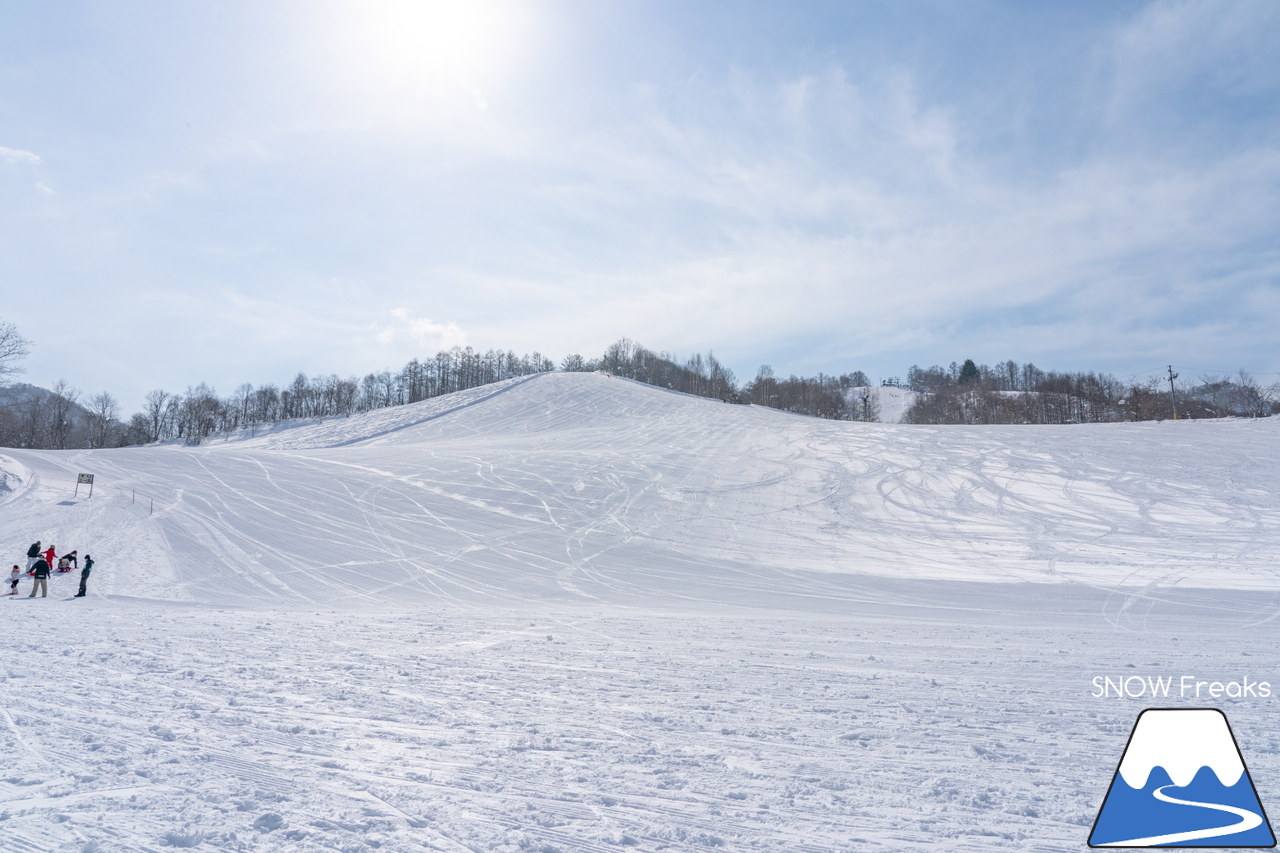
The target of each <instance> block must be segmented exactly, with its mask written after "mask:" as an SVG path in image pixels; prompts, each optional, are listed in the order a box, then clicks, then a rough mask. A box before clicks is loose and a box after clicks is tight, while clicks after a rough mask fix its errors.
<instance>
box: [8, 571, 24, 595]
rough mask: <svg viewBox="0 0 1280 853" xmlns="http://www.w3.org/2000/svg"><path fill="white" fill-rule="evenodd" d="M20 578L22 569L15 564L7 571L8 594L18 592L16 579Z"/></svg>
mask: <svg viewBox="0 0 1280 853" xmlns="http://www.w3.org/2000/svg"><path fill="white" fill-rule="evenodd" d="M20 580H22V570H21V569H19V568H18V567H17V566H14V567H13V571H11V572H9V594H10V595H17V594H18V581H20Z"/></svg>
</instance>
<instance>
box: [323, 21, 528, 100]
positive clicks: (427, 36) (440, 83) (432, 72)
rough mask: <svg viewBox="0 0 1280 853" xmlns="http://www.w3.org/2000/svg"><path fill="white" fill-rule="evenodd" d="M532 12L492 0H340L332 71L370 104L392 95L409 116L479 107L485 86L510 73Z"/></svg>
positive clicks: (335, 24)
mask: <svg viewBox="0 0 1280 853" xmlns="http://www.w3.org/2000/svg"><path fill="white" fill-rule="evenodd" d="M530 17H531V16H529V15H528V14H527V10H526V9H525V8H524V7H522V6H521V5H520V4H517V3H511V2H493V0H467V2H456V0H371V2H364V3H358V4H344V5H343V6H342V7H341V8H340V10H339V12H338V14H336V15H335V16H334V19H333V29H332V32H331V33H330V34H329V41H330V43H331V44H332V45H333V46H334V47H335V49H336V52H337V54H338V63H337V65H338V67H337V68H335V69H333V70H334V71H335V72H336V73H337V74H338V75H339V76H340V77H341V78H342V79H343V82H344V83H345V86H346V87H351V88H354V89H356V90H357V91H358V93H359V95H360V96H361V97H363V98H365V99H368V100H369V101H371V102H373V103H377V102H380V101H383V100H385V99H391V100H393V101H394V102H396V103H397V105H398V106H397V108H398V109H401V110H404V109H406V108H407V109H408V112H410V113H413V112H416V110H415V109H414V105H416V106H417V107H419V108H429V109H438V108H439V107H440V106H442V105H443V104H446V103H448V102H456V101H458V100H459V99H460V100H461V101H462V102H464V103H466V104H467V105H468V106H470V107H474V108H475V109H479V110H481V111H483V110H486V109H488V106H489V105H488V102H487V100H486V97H485V92H486V90H487V89H488V88H490V87H492V86H496V85H500V84H501V83H502V82H503V81H504V78H505V76H506V75H508V74H509V73H511V69H512V65H513V64H514V59H515V57H516V55H517V54H518V53H519V51H520V49H521V48H522V47H523V44H522V41H523V39H524V37H525V36H526V35H527V32H528V30H529V24H530ZM406 101H408V102H410V104H409V106H407V107H406Z"/></svg>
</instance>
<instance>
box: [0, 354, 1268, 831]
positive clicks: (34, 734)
mask: <svg viewBox="0 0 1280 853" xmlns="http://www.w3.org/2000/svg"><path fill="white" fill-rule="evenodd" d="M1277 429H1280V425H1278V424H1277V423H1276V422H1272V421H1263V422H1240V421H1222V422H1178V423H1176V424H1174V423H1164V424H1116V425H1102V426H1072V427H1062V428H1056V427H983V428H969V427H950V428H941V427H902V426H881V425H874V424H871V425H868V424H849V423H832V422H824V421H817V420H813V419H809V418H801V417H797V416H792V415H786V414H783V413H779V412H773V411H769V410H763V409H758V408H755V407H742V406H730V405H727V404H722V403H718V402H714V401H707V400H699V399H694V398H690V397H686V396H684V395H679V394H675V393H670V392H663V391H659V390H656V389H652V388H648V387H645V386H641V385H638V384H636V383H631V382H627V381H625V380H620V379H614V378H608V377H602V376H595V375H587V376H573V375H560V374H553V375H545V376H539V377H532V378H525V379H522V380H517V381H512V382H510V383H506V384H505V385H502V386H496V387H489V388H486V389H474V390H473V391H469V392H462V393H461V394H458V395H450V396H449V397H446V398H439V399H437V400H432V401H427V402H425V403H421V404H415V405H414V406H404V407H399V408H397V409H390V410H383V411H380V412H375V413H371V414H369V415H365V416H353V417H351V418H345V419H331V420H326V421H320V422H314V423H308V424H303V425H278V426H276V427H273V428H271V429H269V430H264V431H257V430H249V431H246V432H245V433H243V434H240V435H237V436H233V437H230V438H228V439H225V440H219V441H215V442H211V443H209V444H208V445H207V446H204V447H200V448H184V447H180V446H161V447H150V448H127V449H121V450H105V451H75V452H61V453H60V452H34V451H22V450H12V449H0V472H3V473H4V475H5V476H4V477H3V480H2V482H0V485H3V487H4V488H3V490H2V491H0V546H3V548H5V549H7V553H10V554H12V555H13V559H15V560H17V559H20V555H21V554H23V553H25V550H26V547H27V545H28V544H29V543H30V542H31V541H32V540H33V539H35V538H39V539H41V540H42V541H43V542H44V543H45V544H46V545H47V544H49V543H51V542H52V543H54V544H56V545H57V546H58V549H59V551H64V550H67V548H71V547H74V548H78V549H79V551H80V553H81V555H82V556H83V555H84V554H85V553H86V552H91V553H93V555H94V557H95V560H96V561H97V567H96V569H95V572H94V575H93V577H92V579H91V580H90V585H89V590H90V596H89V598H87V599H83V600H75V599H72V598H71V597H70V596H71V593H72V592H73V591H74V589H73V588H74V586H75V584H76V581H77V577H78V576H77V575H76V573H74V572H73V573H71V574H69V575H55V576H54V577H53V578H52V579H51V581H50V596H49V598H48V599H37V600H30V599H28V598H26V597H25V593H26V592H27V591H29V584H28V583H27V582H24V583H23V586H22V591H23V593H24V595H22V596H20V597H18V598H9V599H5V600H4V601H2V602H0V609H3V618H4V626H5V630H6V632H7V636H8V637H9V638H10V639H11V653H10V654H9V655H7V656H6V657H5V658H4V661H3V663H0V711H2V712H3V713H2V715H3V717H4V721H5V725H4V726H3V727H0V756H3V757H4V761H3V762H2V764H3V769H0V849H2V850H5V851H9V850H13V851H22V852H23V853H26V851H85V850H90V849H96V850H98V851H101V853H109V851H116V850H128V851H133V850H141V851H159V850H163V849H173V848H174V847H198V848H200V849H217V850H263V851H272V850H280V851H285V850H289V851H292V850H342V851H359V850H374V849H379V850H394V851H402V850H403V851H414V850H455V851H463V850H470V851H476V850H493V851H511V853H517V851H519V853H524V851H542V853H550V851H560V853H571V851H616V850H618V849H622V848H628V847H631V848H635V849H638V850H673V851H685V850H688V851H695V850H696V851H705V850H707V849H712V848H717V847H718V848H722V849H730V850H762V851H775V850H787V851H829V850H841V851H845V850H848V851H867V850H872V851H874V850H884V851H926V850H928V851H944V850H945V851H989V850H1019V851H1041V853H1044V852H1045V851H1060V850H1072V851H1074V850H1083V849H1084V848H1085V838H1086V837H1087V834H1088V830H1089V826H1090V825H1092V821H1093V818H1094V816H1095V814H1096V810H1097V807H1098V805H1099V803H1100V802H1101V798H1102V797H1103V795H1104V794H1105V792H1106V784H1107V780H1108V779H1109V778H1110V776H1111V773H1112V770H1113V769H1114V767H1115V763H1116V761H1117V760H1118V758H1119V755H1120V752H1121V751H1122V749H1123V745H1124V742H1125V737H1126V736H1127V735H1128V732H1129V729H1130V727H1131V725H1132V721H1133V718H1134V717H1135V716H1136V714H1137V712H1138V711H1139V710H1141V708H1142V707H1145V704H1146V703H1144V702H1143V701H1142V700H1123V701H1120V700H1115V699H1111V700H1101V699H1095V698H1093V697H1092V696H1091V695H1090V694H1091V691H1092V685H1091V682H1090V679H1091V678H1092V677H1093V676H1094V675H1113V676H1115V675H1127V674H1130V673H1134V674H1148V673H1150V674H1155V673H1160V674H1181V673H1184V672H1185V673H1187V674H1192V675H1197V676H1204V677H1213V678H1239V677H1240V676H1241V675H1244V674H1246V673H1247V674H1248V675H1250V676H1251V677H1253V678H1254V679H1258V678H1267V677H1270V678H1271V680H1272V682H1273V683H1278V682H1280V678H1276V677H1275V675H1274V673H1276V671H1277V667H1276V663H1277V659H1276V654H1275V652H1274V649H1275V648H1277V645H1278V644H1277V642H1276V640H1277V636H1276V633H1277V631H1278V630H1280V628H1277V624H1278V621H1280V620H1277V619H1276V616H1277V615H1280V598H1278V597H1277V595H1276V592H1275V586H1276V579H1277V576H1280V571H1278V570H1280V547H1278V546H1280V532H1278V531H1280V496H1278V495H1277V492H1276V490H1275V488H1274V483H1275V482H1276V479H1277V474H1280V451H1278V450H1277V447H1280V444H1278V443H1277V441H1276V438H1277ZM255 433H256V434H255ZM81 471H85V472H90V473H94V474H95V475H96V477H97V481H96V482H97V484H98V489H97V491H95V494H94V497H93V498H91V499H90V498H87V497H86V496H85V495H84V494H81V495H79V496H77V497H73V496H72V494H71V491H72V488H73V486H72V485H70V484H65V483H61V482H58V481H59V480H74V479H75V475H76V474H77V473H79V472H81ZM32 474H34V475H36V476H35V478H34V480H33V479H32V478H31V475H32ZM110 486H115V487H117V488H119V489H124V490H125V491H115V490H113V489H111V488H108V487H110ZM134 489H136V490H137V491H138V494H139V496H140V497H141V496H143V495H145V496H146V499H147V502H146V503H144V502H143V501H142V500H139V501H138V502H136V503H131V502H130V501H131V498H132V490H134ZM151 500H154V502H155V509H154V512H150V501H151ZM27 638H38V642H30V643H29V642H27ZM1230 706H1231V707H1230V708H1229V713H1230V715H1231V718H1232V722H1233V726H1234V727H1235V730H1236V731H1238V732H1241V733H1242V734H1241V740H1242V742H1241V745H1242V748H1244V750H1245V754H1246V756H1247V758H1248V761H1249V766H1250V769H1251V771H1252V773H1253V777H1254V778H1255V779H1256V780H1258V784H1259V791H1258V792H1259V795H1260V797H1261V798H1262V800H1263V801H1264V802H1267V801H1268V800H1269V798H1270V797H1271V796H1272V795H1273V794H1274V793H1276V792H1275V791H1273V790H1271V788H1272V787H1274V786H1270V787H1269V783H1267V782H1266V780H1267V779H1268V778H1271V777H1274V776H1275V772H1274V771H1276V770H1278V769H1280V767H1277V766H1276V765H1277V763H1278V762H1277V755H1280V745H1278V744H1277V739H1276V737H1275V735H1274V728H1273V726H1272V725H1271V721H1270V716H1271V715H1270V713H1269V711H1268V704H1267V703H1266V702H1232V703H1230ZM93 845H97V846H96V847H94V846H93Z"/></svg>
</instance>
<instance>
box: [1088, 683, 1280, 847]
mask: <svg viewBox="0 0 1280 853" xmlns="http://www.w3.org/2000/svg"><path fill="white" fill-rule="evenodd" d="M1089 846H1090V847H1275V846H1276V837H1275V834H1274V833H1273V832H1272V831H1271V823H1270V822H1269V821H1268V820H1267V814H1266V812H1264V811H1263V810H1262V803H1260V802H1259V801H1258V792H1257V791H1256V790H1255V789H1254V787H1253V779H1251V778H1250V777H1249V771H1248V769H1247V768H1246V767H1245V766H1244V758H1243V756H1241V755H1240V747H1239V746H1237V745H1236V739H1235V736H1234V735H1233V734H1232V733H1231V726H1230V725H1228V723H1227V718H1226V715H1225V714H1223V713H1222V712H1221V711H1219V710H1217V709H1216V708H1148V709H1147V710H1145V711H1143V712H1142V713H1141V714H1139V715H1138V721H1137V722H1136V723H1134V726H1133V734H1131V735H1129V743H1128V745H1127V746H1125V748H1124V755H1123V756H1122V757H1121V759H1120V766H1119V767H1118V768H1116V773H1115V776H1114V777H1113V778H1112V780H1111V787H1110V788H1109V789H1108V790H1107V798H1106V799H1105V800H1103V802H1102V808H1101V809H1100V810H1099V811H1098V819H1097V820H1096V821H1094V824H1093V832H1092V833H1090V835H1089Z"/></svg>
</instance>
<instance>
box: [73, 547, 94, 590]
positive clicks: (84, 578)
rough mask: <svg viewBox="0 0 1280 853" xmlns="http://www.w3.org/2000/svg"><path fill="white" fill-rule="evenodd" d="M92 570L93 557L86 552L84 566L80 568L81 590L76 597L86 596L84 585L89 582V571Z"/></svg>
mask: <svg viewBox="0 0 1280 853" xmlns="http://www.w3.org/2000/svg"><path fill="white" fill-rule="evenodd" d="M91 571H93V557H90V556H89V555H88V554H85V555H84V568H83V569H81V570H80V591H79V592H77V593H76V595H75V597H76V598H84V587H85V584H87V583H88V582H89V572H91Z"/></svg>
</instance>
